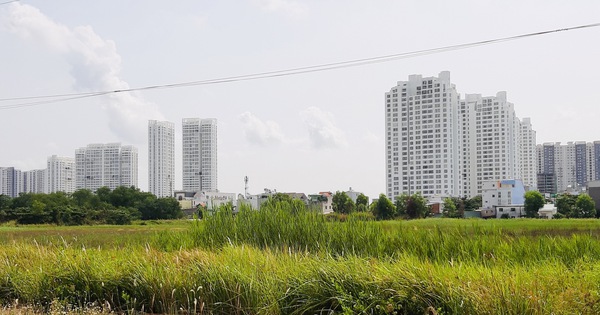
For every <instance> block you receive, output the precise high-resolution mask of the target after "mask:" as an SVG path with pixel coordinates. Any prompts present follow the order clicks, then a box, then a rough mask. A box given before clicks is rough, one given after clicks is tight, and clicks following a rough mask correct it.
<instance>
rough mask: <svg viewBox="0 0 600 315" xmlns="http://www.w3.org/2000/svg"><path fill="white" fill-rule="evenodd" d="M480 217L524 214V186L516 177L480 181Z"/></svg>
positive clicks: (520, 215) (515, 216)
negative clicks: (492, 214)
mask: <svg viewBox="0 0 600 315" xmlns="http://www.w3.org/2000/svg"><path fill="white" fill-rule="evenodd" d="M481 197H482V207H481V209H480V210H481V217H482V218H485V217H490V214H491V213H494V214H495V216H496V218H502V217H508V218H520V217H522V216H524V215H525V207H524V205H525V186H524V185H523V182H522V181H520V180H518V179H505V180H500V181H487V182H483V183H482V196H481Z"/></svg>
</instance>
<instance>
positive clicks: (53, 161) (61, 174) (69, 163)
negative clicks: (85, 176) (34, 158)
mask: <svg viewBox="0 0 600 315" xmlns="http://www.w3.org/2000/svg"><path fill="white" fill-rule="evenodd" d="M47 172H48V182H47V190H48V193H53V192H58V191H62V192H66V193H72V192H74V191H75V159H74V158H72V157H64V156H56V155H53V156H50V157H48V168H47Z"/></svg>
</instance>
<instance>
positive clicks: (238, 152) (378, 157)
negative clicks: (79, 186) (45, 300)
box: [0, 0, 600, 198]
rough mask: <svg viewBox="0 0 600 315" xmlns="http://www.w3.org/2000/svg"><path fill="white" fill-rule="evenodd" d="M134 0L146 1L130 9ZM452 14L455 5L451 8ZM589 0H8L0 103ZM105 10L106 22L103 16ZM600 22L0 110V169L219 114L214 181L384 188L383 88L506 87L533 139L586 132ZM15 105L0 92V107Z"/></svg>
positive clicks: (458, 36) (424, 38)
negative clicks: (251, 77) (427, 82)
mask: <svg viewBox="0 0 600 315" xmlns="http://www.w3.org/2000/svg"><path fill="white" fill-rule="evenodd" d="M140 6H143V8H140ZM448 12H452V14H449V13H448ZM599 13H600V2H598V1H592V0H587V1H585V0H583V1H574V2H563V1H558V0H551V1H541V0H537V1H527V2H524V1H503V2H493V1H477V2H473V1H453V2H446V1H441V0H437V1H428V2H418V1H400V2H397V1H382V2H373V1H358V0H356V1H345V2H343V5H341V3H340V2H323V1H310V0H309V1H292V0H246V1H243V0H240V1H218V2H199V1H183V0H182V1H178V2H176V3H165V2H162V1H161V2H159V1H153V0H150V1H144V2H143V3H137V2H136V3H133V2H132V3H130V2H123V1H114V0H109V1H102V2H98V1H75V0H57V1H52V2H47V1H41V0H39V1H33V0H32V1H25V0H24V1H20V2H15V3H10V4H6V5H2V6H0V41H1V42H2V43H3V45H2V49H1V50H0V57H1V58H2V59H3V60H4V61H5V62H4V63H3V71H2V72H1V73H0V99H5V98H13V97H23V96H36V95H47V94H63V93H64V94H68V93H80V92H89V91H103V90H114V89H126V88H128V87H141V86H149V85H157V84H170V83H177V82H187V81H194V80H204V79H213V78H221V77H228V76H236V75H243V74H248V73H260V72H269V71H276V70H281V69H289V68H296V67H303V66H311V65H317V64H325V63H332V62H339V61H345V60H354V59H361V58H370V57H376V56H382V55H389V54H396V53H402V52H409V51H416V50H422V49H430V48H436V47H443V46H449V45H455V44H462V43H469V42H475V41H480V40H488V39H494V38H501V37H507V36H513V35H519V34H525V33H531V32H536V31H545V30H551V29H558V28H564V27H571V26H576V25H584V24H591V23H597V22H600V18H599V16H600V14H599ZM107 17H110V18H107ZM599 35H600V28H590V29H583V30H576V31H570V32H560V33H556V34H549V35H545V36H540V37H534V38H527V39H521V40H516V41H510V42H506V43H499V44H494V45H487V46H482V47H475V48H470V49H465V50H458V51H451V52H445V53H440V54H435V55H428V56H421V57H416V58H411V59H403V60H397V61H393V62H387V63H379V64H371V65H365V66H360V67H353V68H346V69H338V70H332V71H326V72H317V73H307V74H302V75H296V76H292V77H280V78H277V77H275V78H270V79H261V80H256V81H244V82H234V83H228V84H219V85H210V86H197V87H186V88H178V89H166V90H154V91H152V90H149V91H142V92H135V93H119V94H114V95H109V96H100V97H96V98H83V99H77V100H72V101H67V102H60V103H55V104H47V105H42V106H35V107H25V108H19V109H11V110H0V135H1V136H0V148H2V149H1V150H0V166H14V167H16V168H19V169H21V170H23V171H26V170H32V169H41V168H45V165H46V160H47V158H48V157H49V156H51V155H59V156H71V157H73V156H74V152H75V150H76V149H77V148H79V147H83V146H85V145H87V144H90V143H110V142H121V143H123V144H131V145H134V146H136V147H138V149H139V153H140V154H139V161H140V164H139V170H140V177H139V183H140V188H141V189H143V190H147V189H148V187H147V183H148V178H147V176H148V174H147V169H148V167H147V161H148V157H147V152H148V150H147V121H148V120H149V119H158V120H167V121H172V122H174V123H175V128H174V129H175V153H176V157H175V163H176V170H175V174H177V175H178V176H176V179H177V180H176V184H175V185H176V188H180V187H181V185H182V183H181V175H180V174H181V167H182V165H181V146H182V140H181V119H182V118H185V117H214V118H216V119H218V121H219V138H218V152H219V160H218V173H219V178H218V180H219V189H220V190H221V191H224V192H242V191H243V190H244V183H243V178H244V176H248V177H249V178H250V181H249V186H250V192H251V193H259V192H261V191H262V190H263V188H271V189H277V190H278V191H300V192H306V193H311V192H317V191H325V190H330V191H336V190H348V188H349V187H352V188H353V189H354V190H356V191H362V192H364V193H365V194H367V195H369V196H370V197H371V198H373V197H376V196H377V195H378V194H379V193H384V192H385V146H384V137H385V134H384V127H385V123H384V105H385V103H384V94H385V92H387V91H388V90H389V87H390V86H393V85H394V84H396V83H397V82H398V81H401V80H404V79H405V78H406V77H408V76H409V75H411V74H421V75H423V76H434V75H437V74H438V73H439V72H441V71H446V70H447V71H450V72H451V79H452V82H453V83H455V84H456V87H457V91H458V93H460V94H461V95H463V96H464V95H465V94H472V93H477V94H482V95H483V96H493V95H496V93H497V92H498V91H506V92H507V98H508V101H509V102H511V103H514V104H515V108H516V109H517V115H518V116H519V117H531V122H532V125H533V129H534V130H536V131H537V143H544V142H563V143H566V142H567V141H594V140H600V133H598V132H597V128H596V124H597V122H598V121H600V106H599V105H600V89H598V86H600V76H599V74H598V66H599V65H600V60H599V57H598V56H600V43H599V42H598V41H597V40H595V39H596V38H598V37H599ZM14 103H15V102H12V103H11V102H7V101H1V102H0V107H2V106H5V105H9V104H14Z"/></svg>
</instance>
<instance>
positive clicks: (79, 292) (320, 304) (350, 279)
mask: <svg viewBox="0 0 600 315" xmlns="http://www.w3.org/2000/svg"><path fill="white" fill-rule="evenodd" d="M0 262H1V263H2V265H1V267H2V268H0V279H1V280H0V300H1V301H2V302H3V303H12V302H14V301H15V300H16V299H18V300H19V302H20V303H21V304H23V303H26V304H30V305H37V307H38V308H39V309H40V310H44V309H45V308H48V307H49V306H50V305H52V303H53V302H55V301H63V305H65V308H67V307H72V308H82V307H86V306H89V305H95V306H100V307H102V308H103V309H104V310H105V311H108V310H113V311H114V310H119V311H125V310H137V311H144V312H152V313H176V312H182V311H183V312H194V313H203V314H305V313H310V314H314V313H329V312H330V311H334V312H336V313H349V314H354V313H361V312H364V313H369V314H371V313H374V314H391V313H392V312H396V313H397V314H422V313H424V312H425V311H426V310H427V309H429V310H434V311H435V312H437V313H440V314H498V313H504V314H550V313H555V314H560V313H563V314H574V313H580V314H595V313H597V312H599V311H600V296H599V293H598V292H599V291H598V283H600V273H599V272H598V271H599V270H600V264H599V263H598V262H592V263H590V262H589V261H586V260H585V259H582V260H580V261H578V262H577V264H576V265H575V266H571V267H569V268H567V266H565V265H563V264H561V263H555V264H542V265H534V266H507V265H498V266H484V265H481V264H460V263H451V262H448V263H445V264H438V263H431V262H424V261H422V260H421V259H419V258H417V257H414V256H405V257H400V258H399V259H397V260H394V261H382V260H376V259H372V258H361V257H357V256H348V257H345V258H342V257H338V258H332V257H318V256H314V255H305V254H299V253H295V254H294V253H292V254H290V253H278V252H272V251H269V250H260V249H256V248H253V247H248V246H243V247H242V246H238V247H231V246H227V247H224V248H222V249H221V250H218V251H205V250H190V251H174V252H162V251H157V250H154V249H152V248H146V249H141V248H136V249H132V250H131V251H130V252H129V255H124V253H123V252H122V251H119V250H116V249H111V250H98V249H86V250H83V249H80V248H52V247H46V248H43V247H36V246H35V245H19V246H18V247H14V248H3V251H2V254H1V255H0Z"/></svg>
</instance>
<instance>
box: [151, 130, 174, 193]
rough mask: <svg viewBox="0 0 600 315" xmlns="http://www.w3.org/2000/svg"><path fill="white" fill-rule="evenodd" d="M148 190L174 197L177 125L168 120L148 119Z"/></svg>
mask: <svg viewBox="0 0 600 315" xmlns="http://www.w3.org/2000/svg"><path fill="white" fill-rule="evenodd" d="M148 190H149V191H150V192H151V193H153V194H155V195H156V196H158V197H172V196H173V191H174V190H175V126H174V124H173V123H172V122H168V121H157V120H150V121H148Z"/></svg>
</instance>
